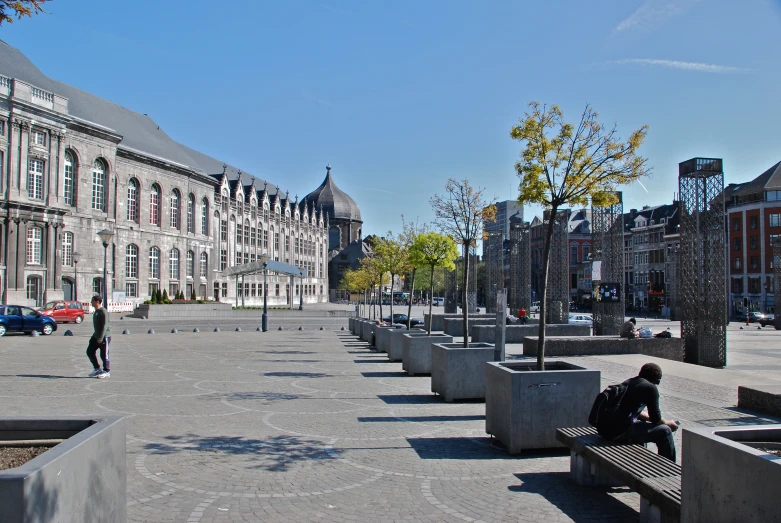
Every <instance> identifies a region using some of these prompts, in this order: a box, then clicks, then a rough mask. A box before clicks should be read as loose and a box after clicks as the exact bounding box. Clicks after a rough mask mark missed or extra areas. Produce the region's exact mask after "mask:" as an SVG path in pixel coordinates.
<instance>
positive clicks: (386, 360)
mask: <svg viewBox="0 0 781 523" xmlns="http://www.w3.org/2000/svg"><path fill="white" fill-rule="evenodd" d="M353 363H393V362H392V361H391V360H389V359H388V358H385V357H383V358H377V359H374V360H353Z"/></svg>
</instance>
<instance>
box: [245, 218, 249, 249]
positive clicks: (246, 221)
mask: <svg viewBox="0 0 781 523" xmlns="http://www.w3.org/2000/svg"><path fill="white" fill-rule="evenodd" d="M244 245H249V220H244Z"/></svg>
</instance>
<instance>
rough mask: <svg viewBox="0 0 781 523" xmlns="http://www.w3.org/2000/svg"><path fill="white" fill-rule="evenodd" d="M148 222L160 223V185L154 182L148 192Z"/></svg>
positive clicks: (152, 223)
mask: <svg viewBox="0 0 781 523" xmlns="http://www.w3.org/2000/svg"><path fill="white" fill-rule="evenodd" d="M149 224H150V225H160V186H159V185H157V184H156V183H155V184H153V185H152V191H151V192H150V193H149Z"/></svg>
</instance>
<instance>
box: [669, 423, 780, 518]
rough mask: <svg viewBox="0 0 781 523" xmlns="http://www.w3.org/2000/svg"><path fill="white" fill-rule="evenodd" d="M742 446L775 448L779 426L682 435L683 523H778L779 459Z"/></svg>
mask: <svg viewBox="0 0 781 523" xmlns="http://www.w3.org/2000/svg"><path fill="white" fill-rule="evenodd" d="M744 442H745V443H744ZM747 442H769V443H770V444H773V443H775V445H779V444H781V425H747V426H738V427H723V428H695V429H688V428H684V429H683V448H684V452H683V456H682V462H681V465H682V467H683V473H682V475H681V491H682V498H681V521H682V522H683V523H695V522H700V521H741V522H757V523H760V522H766V521H781V511H780V510H779V508H778V494H779V485H781V458H779V457H778V456H774V455H772V454H768V453H767V452H764V451H761V450H757V449H756V448H753V446H749V445H748V444H746V443H747ZM752 445H753V443H752ZM758 446H761V445H758Z"/></svg>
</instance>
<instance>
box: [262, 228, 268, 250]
mask: <svg viewBox="0 0 781 523" xmlns="http://www.w3.org/2000/svg"><path fill="white" fill-rule="evenodd" d="M263 249H264V250H268V231H267V230H265V229H264V230H263Z"/></svg>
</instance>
